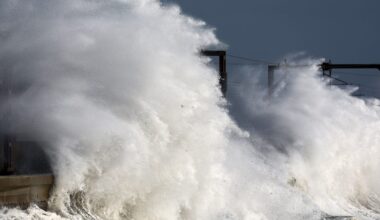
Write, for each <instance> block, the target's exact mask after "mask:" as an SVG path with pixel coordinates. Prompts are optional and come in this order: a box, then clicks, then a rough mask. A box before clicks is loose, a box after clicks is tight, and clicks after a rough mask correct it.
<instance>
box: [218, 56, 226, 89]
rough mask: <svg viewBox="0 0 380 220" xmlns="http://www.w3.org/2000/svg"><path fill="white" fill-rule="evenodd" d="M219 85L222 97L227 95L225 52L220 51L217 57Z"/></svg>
mask: <svg viewBox="0 0 380 220" xmlns="http://www.w3.org/2000/svg"><path fill="white" fill-rule="evenodd" d="M219 84H220V87H221V90H222V93H223V95H224V96H226V94H227V62H226V51H222V52H221V53H220V55H219Z"/></svg>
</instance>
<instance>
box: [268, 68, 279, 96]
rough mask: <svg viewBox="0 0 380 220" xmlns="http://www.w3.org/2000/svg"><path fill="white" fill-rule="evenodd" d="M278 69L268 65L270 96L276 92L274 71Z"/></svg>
mask: <svg viewBox="0 0 380 220" xmlns="http://www.w3.org/2000/svg"><path fill="white" fill-rule="evenodd" d="M276 69H278V65H274V64H270V65H268V95H269V97H270V96H272V94H273V91H274V71H275V70H276Z"/></svg>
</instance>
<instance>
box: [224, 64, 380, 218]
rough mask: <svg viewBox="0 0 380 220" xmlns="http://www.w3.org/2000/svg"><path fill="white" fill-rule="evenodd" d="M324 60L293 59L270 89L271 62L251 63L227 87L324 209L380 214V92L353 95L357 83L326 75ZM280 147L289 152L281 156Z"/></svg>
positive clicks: (238, 108)
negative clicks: (337, 83) (266, 66)
mask: <svg viewBox="0 0 380 220" xmlns="http://www.w3.org/2000/svg"><path fill="white" fill-rule="evenodd" d="M321 62H322V60H313V59H301V60H298V61H289V60H288V63H287V64H284V65H282V67H280V68H279V69H277V70H276V72H275V78H276V83H275V88H274V92H273V94H272V95H268V88H266V78H265V77H266V76H267V73H266V72H265V69H261V68H249V67H245V69H243V70H241V71H240V73H241V74H239V75H237V74H236V75H232V76H231V77H230V78H232V79H231V80H232V81H234V82H235V84H234V85H231V86H230V89H229V91H230V97H229V100H230V101H231V102H232V104H231V106H232V107H231V113H232V115H234V118H236V120H237V121H238V123H239V125H240V126H242V127H243V128H245V129H246V130H247V131H250V133H251V135H252V136H257V137H256V139H257V138H259V139H262V140H264V142H266V143H267V145H269V146H272V147H265V148H262V147H261V148H260V147H257V146H258V145H254V146H255V148H256V149H259V150H260V151H261V152H262V153H263V154H265V155H266V156H265V157H266V158H267V159H268V160H269V161H273V162H274V163H275V166H286V167H287V168H286V170H288V171H289V175H290V176H289V178H290V179H289V184H291V185H293V186H294V187H296V188H299V189H300V190H302V191H304V192H305V193H306V194H308V195H309V196H311V197H312V200H313V201H314V202H316V203H317V204H318V206H319V207H320V208H321V210H324V211H325V212H328V213H330V214H335V215H342V214H344V213H346V214H345V215H354V216H359V217H360V219H361V218H363V219H367V218H368V219H378V218H379V216H378V215H377V214H376V213H378V210H379V205H380V203H379V200H378V198H379V193H380V191H379V187H378V186H379V184H378V177H379V174H380V173H379V169H378V167H379V160H378V159H377V158H378V157H379V155H380V152H379V148H378V146H379V141H380V136H379V134H378V130H379V129H380V127H379V126H380V118H379V113H380V112H379V110H380V109H379V107H378V106H377V104H376V103H378V100H376V99H373V98H367V99H359V98H356V97H353V96H352V95H351V94H352V93H353V92H354V91H355V88H353V87H352V86H351V87H348V88H347V86H346V87H338V86H333V85H332V84H333V83H334V82H331V79H329V78H327V77H322V73H321V72H320V70H319V67H318V64H319V63H321ZM263 85H265V86H263ZM278 154H280V155H286V156H285V157H286V159H284V160H278V159H277V158H278V157H279V156H278ZM270 158H272V159H270ZM281 158H283V157H281ZM279 161H280V162H279ZM359 217H358V218H359Z"/></svg>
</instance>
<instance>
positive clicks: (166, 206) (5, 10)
mask: <svg viewBox="0 0 380 220" xmlns="http://www.w3.org/2000/svg"><path fill="white" fill-rule="evenodd" d="M0 40H1V44H0V67H1V76H2V77H10V79H11V82H12V85H13V86H15V87H17V88H20V89H19V90H18V92H17V93H15V94H12V97H11V98H10V99H8V100H2V102H1V108H0V110H1V113H2V115H3V117H4V114H5V112H6V111H8V107H9V106H11V107H12V108H11V110H12V115H11V116H12V118H11V120H12V125H13V127H11V129H12V131H15V132H20V133H23V134H26V135H27V136H29V137H33V138H35V139H36V140H38V141H41V142H42V143H45V145H46V146H45V150H46V152H47V153H48V154H49V156H50V160H51V164H52V166H53V170H54V174H55V177H56V183H55V188H54V190H53V192H52V196H51V199H50V202H49V211H48V212H44V211H42V210H39V209H38V208H37V207H34V206H32V207H30V208H29V209H28V210H27V211H21V210H18V209H3V210H2V213H1V216H2V218H21V219H26V218H30V219H35V218H36V219H58V218H69V219H165V220H171V219H173V220H174V219H321V217H323V209H324V208H325V207H324V205H325V204H324V201H326V200H328V199H330V200H332V201H336V200H338V201H339V203H338V204H342V206H344V205H346V206H345V207H348V205H347V204H349V205H352V206H355V204H359V205H357V206H355V207H358V208H360V207H359V206H360V205H364V204H366V207H367V208H370V209H372V208H374V209H373V210H377V209H376V204H377V203H373V201H375V200H373V199H372V200H371V198H375V197H371V196H370V195H376V192H377V191H376V190H377V189H376V187H377V185H376V167H375V165H376V163H377V162H376V161H374V160H370V159H372V158H374V157H376V155H378V154H376V153H377V152H376V149H375V147H374V146H375V145H374V144H376V143H377V142H376V141H377V139H376V135H375V134H373V136H372V133H370V131H371V129H369V128H368V127H366V126H367V125H365V124H361V123H362V122H361V121H362V120H366V122H371V123H373V124H372V125H373V126H374V127H373V128H374V129H377V128H376V126H377V124H376V123H377V122H376V120H377V119H378V115H377V111H376V110H374V109H372V107H369V106H368V105H366V104H365V103H364V102H363V101H361V100H358V99H355V98H352V97H350V96H349V94H347V93H346V92H343V91H339V90H337V89H329V88H326V86H325V85H324V83H323V82H320V81H318V79H317V78H316V77H315V75H313V74H314V72H315V71H316V69H313V68H311V69H307V70H305V69H304V70H302V72H304V74H303V75H302V76H300V77H295V78H292V79H289V78H287V79H285V80H284V81H283V87H282V90H279V91H281V92H282V94H278V95H277V96H275V98H273V99H272V100H271V101H272V102H273V103H272V104H270V105H268V104H265V102H264V101H262V97H260V96H257V97H255V102H254V103H250V102H248V101H246V100H244V103H245V106H247V108H246V112H248V113H249V115H247V120H246V121H250V120H252V121H251V122H252V124H253V125H254V126H253V127H254V128H255V130H254V131H255V132H254V131H253V130H251V129H250V128H252V127H246V126H243V124H242V126H243V127H245V128H247V129H246V130H247V131H243V130H241V129H239V128H238V126H237V125H236V124H235V123H234V122H233V120H232V119H231V118H230V116H229V114H228V110H227V108H226V100H224V99H223V98H222V95H221V93H220V91H219V88H218V78H217V75H218V74H217V73H216V71H215V70H214V69H213V68H211V67H210V66H209V65H208V60H207V59H206V58H202V57H201V56H199V51H200V49H202V48H206V47H209V46H215V45H218V44H219V42H218V40H217V39H216V37H215V35H214V33H213V31H212V30H211V29H210V28H208V27H207V26H206V25H205V24H204V23H203V22H201V21H198V20H195V19H192V18H190V17H188V16H185V15H183V14H181V12H180V10H179V8H178V7H177V6H170V5H162V4H160V3H159V2H158V1H154V0H123V1H122V0H110V1H92V0H67V1H58V0H53V1H45V0H28V1H22V0H16V1H14V0H4V1H2V2H1V3H0ZM252 79H253V78H252ZM305 80H306V81H311V85H309V89H310V88H314V90H312V91H309V90H307V89H306V88H305V87H302V86H301V85H302V82H304V81H305ZM248 82H249V81H247V83H248ZM252 91H254V90H252V89H248V90H245V92H246V94H249V92H252ZM284 91H285V92H284ZM317 93H318V95H319V96H320V95H321V94H322V95H323V96H324V98H319V99H317V100H318V101H315V102H314V101H312V100H313V99H315V97H314V95H315V94H317ZM335 98H340V99H339V100H341V101H336V99H335ZM238 100H242V98H241V97H240V98H239V97H238V96H237V97H234V100H231V102H232V104H234V103H237V101H238ZM330 102H335V103H332V104H333V106H335V107H337V108H338V104H337V103H340V104H339V106H340V107H339V108H338V109H335V110H333V111H332V112H331V111H328V112H326V114H327V113H329V114H328V115H327V116H326V117H325V114H324V113H325V112H324V111H325V110H326V109H327V107H326V106H329V104H326V103H330ZM310 103H316V104H317V106H316V107H310ZM250 104H252V106H255V107H257V110H256V109H254V110H252V111H250V109H249V108H248V107H249V106H250ZM351 104H353V105H354V106H355V107H353V110H352V111H351V110H350V111H346V109H347V108H348V106H350V107H351ZM342 106H343V107H344V108H342ZM277 107H282V109H279V110H277V109H278V108H277ZM314 110H315V111H314ZM233 113H234V112H233ZM298 113H299V114H298ZM331 115H333V116H334V117H331ZM298 116H299V118H298ZM337 116H339V117H338V118H336V117H337ZM321 117H323V118H321ZM346 117H350V118H349V119H350V120H351V122H354V125H356V126H358V129H359V128H361V130H360V131H362V132H365V133H362V134H361V135H358V136H351V135H350V134H354V132H353V133H349V132H348V133H344V129H346V127H347V126H348V125H351V124H348V123H344V120H343V119H346ZM320 118H321V120H319V119H320ZM264 120H267V122H266V124H267V125H268V127H266V126H264V125H263V121H264ZM330 120H332V121H330ZM296 122H298V123H299V124H302V125H303V126H304V129H296V128H294V127H293V126H294V125H295V123H296ZM328 122H331V124H329V123H328ZM339 123H341V124H339ZM239 124H240V123H239ZM328 125H330V126H328ZM281 126H282V127H283V128H286V129H287V130H286V131H282V130H280V129H278V128H281ZM324 126H326V127H324ZM343 128H344V129H343ZM364 128H367V130H363V129H364ZM319 130H322V131H321V132H322V133H319V132H318V131H319ZM358 131H359V130H358ZM304 132H305V133H304ZM301 134H305V135H304V136H303V137H302V135H301ZM334 134H335V135H337V134H339V135H341V136H339V137H341V138H342V137H347V138H349V139H346V141H345V142H338V141H336V139H334V138H333V135H334ZM268 137H273V138H268ZM350 140H352V142H349V141H350ZM358 140H361V141H362V142H360V141H359V142H358ZM334 141H335V142H334ZM366 141H367V142H368V143H366V144H361V145H360V146H368V144H371V146H372V148H371V149H372V151H370V153H365V151H364V150H362V151H361V150H358V151H357V152H359V153H357V154H355V155H352V156H351V157H350V156H348V155H349V150H350V149H354V147H355V146H357V144H358V143H364V142H366ZM372 141H374V142H372ZM280 143H282V144H280ZM372 144H373V145H372ZM344 147H346V148H344ZM264 149H265V150H264ZM278 149H280V150H278ZM284 152H286V154H285V153H284ZM340 152H342V153H341V154H340V155H341V156H340V157H338V158H336V155H339V153H340ZM365 156H368V157H369V158H368V157H367V159H368V160H367V161H373V164H372V162H368V163H367V165H366V166H364V164H361V165H360V166H355V164H354V163H359V162H363V160H364V159H363V158H365ZM345 161H350V162H351V161H352V163H345ZM335 162H336V163H335ZM343 164H348V167H347V166H343ZM368 167H369V168H371V169H373V170H370V171H371V172H368V173H367V174H368V175H367V176H365V175H364V173H365V172H364V171H363V172H361V169H365V168H368ZM325 168H326V169H327V168H329V169H328V170H326V169H325ZM343 168H347V169H343ZM355 169H356V170H357V171H358V172H356V173H355V172H351V171H352V170H355ZM325 171H326V172H325ZM340 171H342V172H340ZM340 174H342V175H340ZM358 174H360V175H361V176H360V175H359V177H361V178H364V177H365V178H366V179H361V180H359V179H358V178H357V177H358ZM292 178H294V180H293V179H292ZM289 180H292V181H290V184H289ZM313 180H315V181H314V182H313ZM347 182H349V183H350V184H346V187H342V184H343V183H347ZM304 183H305V184H304ZM335 183H336V184H335ZM292 185H293V186H299V187H293V186H292ZM334 186H336V187H334ZM359 186H360V187H359ZM356 189H357V191H355V190H356ZM350 190H351V191H350ZM354 192H355V193H356V194H355V193H354ZM372 192H373V193H375V194H371V193H372ZM359 195H360V197H359ZM350 198H356V200H354V201H353V200H350ZM341 201H343V202H342V203H341ZM352 201H353V202H352ZM371 201H372V202H371ZM355 202H357V203H355ZM334 210H337V209H334ZM342 210H343V211H344V212H347V210H349V209H348V208H346V209H345V208H341V209H339V210H338V211H337V212H340V213H343V211H342ZM338 214H339V213H338Z"/></svg>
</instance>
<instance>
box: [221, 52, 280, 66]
mask: <svg viewBox="0 0 380 220" xmlns="http://www.w3.org/2000/svg"><path fill="white" fill-rule="evenodd" d="M227 56H228V57H232V58H235V59H240V60H246V61H251V62H255V63H265V64H275V62H272V61H267V60H261V59H254V58H249V57H243V56H236V55H232V54H227Z"/></svg>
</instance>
